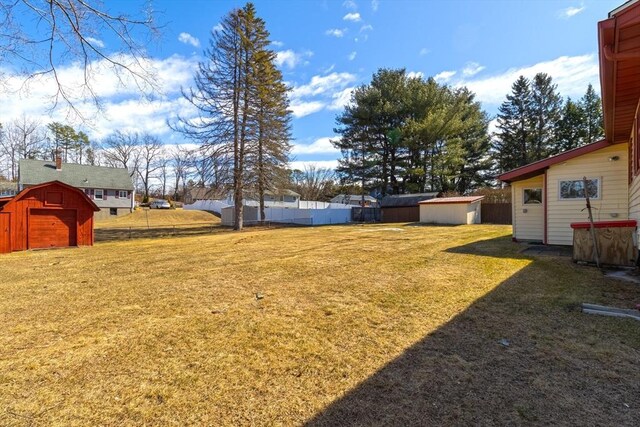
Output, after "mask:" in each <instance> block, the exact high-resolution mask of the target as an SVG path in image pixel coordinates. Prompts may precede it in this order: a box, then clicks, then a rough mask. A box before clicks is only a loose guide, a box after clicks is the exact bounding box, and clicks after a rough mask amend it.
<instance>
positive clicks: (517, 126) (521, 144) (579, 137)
mask: <svg viewBox="0 0 640 427" xmlns="http://www.w3.org/2000/svg"><path fill="white" fill-rule="evenodd" d="M497 120H498V126H497V132H496V134H495V137H494V142H493V153H494V159H495V163H496V170H497V172H504V171H507V170H510V169H514V168H517V167H519V166H523V165H526V164H527V163H530V162H534V161H537V160H541V159H544V158H546V157H549V156H552V155H554V154H558V153H559V152H562V151H565V150H570V149H573V148H577V147H579V146H581V145H584V144H589V143H592V142H595V141H597V140H599V139H601V138H602V137H603V136H604V130H603V119H602V107H601V102H600V97H599V96H598V95H597V94H596V92H595V90H594V89H593V86H591V84H589V86H588V87H587V92H586V93H585V95H584V96H583V97H582V98H581V99H580V100H579V101H578V102H574V101H573V100H571V98H567V99H566V101H564V102H563V100H562V97H561V96H560V94H558V92H557V87H556V85H554V84H553V81H552V79H551V76H549V75H547V74H544V73H538V74H536V75H535V77H534V78H533V79H532V80H528V79H526V78H525V77H523V76H520V77H519V78H518V80H516V81H515V82H514V83H513V85H512V87H511V93H510V94H509V95H507V99H506V100H505V101H504V102H503V103H502V105H501V106H500V109H499V113H498V117H497Z"/></svg>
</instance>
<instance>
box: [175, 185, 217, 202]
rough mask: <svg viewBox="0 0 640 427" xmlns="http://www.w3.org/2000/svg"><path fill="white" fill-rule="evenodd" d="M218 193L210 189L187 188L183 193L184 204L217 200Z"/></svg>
mask: <svg viewBox="0 0 640 427" xmlns="http://www.w3.org/2000/svg"><path fill="white" fill-rule="evenodd" d="M219 196H220V193H218V192H216V191H215V190H213V189H211V188H206V187H189V188H187V189H186V191H185V193H184V200H183V202H184V204H185V205H192V204H194V203H195V202H197V201H200V200H217V199H220V197H219Z"/></svg>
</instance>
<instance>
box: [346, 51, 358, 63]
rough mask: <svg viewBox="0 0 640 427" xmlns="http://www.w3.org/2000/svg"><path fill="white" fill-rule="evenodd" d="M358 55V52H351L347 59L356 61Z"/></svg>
mask: <svg viewBox="0 0 640 427" xmlns="http://www.w3.org/2000/svg"><path fill="white" fill-rule="evenodd" d="M357 55H358V52H356V51H355V50H354V51H353V52H351V53H350V54H349V56H348V57H347V58H349V61H353V60H354V59H356V56H357Z"/></svg>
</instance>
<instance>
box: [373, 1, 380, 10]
mask: <svg viewBox="0 0 640 427" xmlns="http://www.w3.org/2000/svg"><path fill="white" fill-rule="evenodd" d="M379 6H380V2H379V1H378V0H371V10H373V11H374V12H377V11H378V7H379Z"/></svg>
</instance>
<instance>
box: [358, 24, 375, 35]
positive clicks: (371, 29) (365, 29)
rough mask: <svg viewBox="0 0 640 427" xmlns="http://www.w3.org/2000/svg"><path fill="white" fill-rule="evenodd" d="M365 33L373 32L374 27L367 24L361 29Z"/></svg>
mask: <svg viewBox="0 0 640 427" xmlns="http://www.w3.org/2000/svg"><path fill="white" fill-rule="evenodd" d="M365 31H373V26H372V25H370V24H365V25H363V26H362V27H360V32H361V33H362V32H365Z"/></svg>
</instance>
